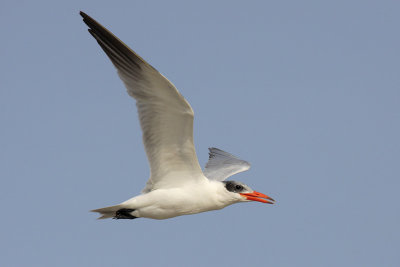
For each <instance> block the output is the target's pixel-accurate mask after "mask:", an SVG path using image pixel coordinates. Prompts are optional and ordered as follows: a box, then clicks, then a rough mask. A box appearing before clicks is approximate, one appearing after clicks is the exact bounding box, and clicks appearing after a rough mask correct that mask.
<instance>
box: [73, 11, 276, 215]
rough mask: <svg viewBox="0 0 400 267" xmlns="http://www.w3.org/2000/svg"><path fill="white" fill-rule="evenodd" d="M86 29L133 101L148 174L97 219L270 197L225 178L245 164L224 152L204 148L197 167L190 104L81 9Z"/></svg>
mask: <svg viewBox="0 0 400 267" xmlns="http://www.w3.org/2000/svg"><path fill="white" fill-rule="evenodd" d="M80 15H81V16H82V17H83V21H84V22H85V23H86V25H87V26H88V27H89V29H88V31H89V33H90V34H91V35H92V36H93V37H94V38H95V39H96V41H97V43H98V44H99V45H100V47H101V48H102V49H103V51H104V52H105V53H106V54H107V56H108V57H109V58H110V60H111V62H112V63H113V65H114V66H115V68H116V69H117V72H118V75H119V77H120V78H121V80H122V81H123V83H124V84H125V87H126V88H127V91H128V94H129V95H130V96H131V97H133V98H134V99H135V100H136V106H137V109H138V114H139V121H140V126H141V128H142V131H143V143H144V147H145V150H146V155H147V158H148V160H149V162H150V178H149V180H148V181H147V183H146V186H145V188H144V189H143V190H142V194H140V195H138V196H136V197H133V198H131V199H129V200H127V201H125V202H122V203H121V204H118V205H115V206H110V207H106V208H101V209H95V210H92V211H93V212H98V213H99V214H100V215H101V216H100V217H99V219H106V218H114V219H136V218H151V219H160V220H161V219H167V218H172V217H176V216H181V215H187V214H195V213H200V212H205V211H211V210H218V209H222V208H224V207H226V206H228V205H231V204H234V203H239V202H248V201H258V202H262V203H269V204H273V203H274V202H275V201H274V200H273V199H272V198H271V197H269V196H267V195H264V194H262V193H259V192H256V191H254V190H253V189H251V188H250V187H249V186H247V185H245V184H243V183H241V182H237V181H225V180H226V179H227V178H228V177H230V176H232V175H234V174H236V173H239V172H243V171H246V170H248V169H249V168H250V164H249V163H248V162H246V161H244V160H241V159H239V158H237V157H235V156H233V155H231V154H229V153H227V152H225V151H222V150H220V149H217V148H209V160H208V162H207V164H206V166H205V168H204V171H202V169H201V167H200V165H199V162H198V160H197V155H196V151H195V148H194V144H193V117H194V113H193V110H192V108H191V106H190V104H189V103H188V102H187V101H186V99H185V98H184V97H183V96H182V95H181V94H180V93H179V91H178V90H177V89H176V88H175V86H174V85H173V84H172V83H171V82H170V81H169V80H168V79H167V78H165V77H164V76H163V75H162V74H161V73H159V72H158V71H157V70H156V69H155V68H153V67H152V66H151V65H150V64H149V63H147V62H146V61H145V60H144V59H142V58H141V57H140V56H139V55H137V54H136V53H135V52H134V51H133V50H131V49H130V48H129V47H128V46H127V45H125V44H124V43H123V42H122V41H121V40H119V39H118V38H117V37H116V36H115V35H114V34H112V33H111V32H110V31H108V30H107V29H106V28H104V27H103V26H102V25H101V24H99V23H98V22H97V21H95V20H94V19H93V18H91V17H90V16H88V15H87V14H85V13H84V12H80Z"/></svg>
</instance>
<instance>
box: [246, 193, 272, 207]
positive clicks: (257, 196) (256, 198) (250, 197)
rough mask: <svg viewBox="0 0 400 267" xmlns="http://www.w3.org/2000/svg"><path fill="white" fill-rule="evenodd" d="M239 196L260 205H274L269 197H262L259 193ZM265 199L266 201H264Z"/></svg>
mask: <svg viewBox="0 0 400 267" xmlns="http://www.w3.org/2000/svg"><path fill="white" fill-rule="evenodd" d="M239 194H240V195H242V196H244V197H245V198H246V199H247V200H251V201H258V202H262V203H268V204H274V203H275V200H274V199H273V198H272V197H269V196H267V195H264V194H263V193H259V192H256V191H253V193H239ZM264 198H266V199H264ZM267 199H269V200H271V201H269V200H267Z"/></svg>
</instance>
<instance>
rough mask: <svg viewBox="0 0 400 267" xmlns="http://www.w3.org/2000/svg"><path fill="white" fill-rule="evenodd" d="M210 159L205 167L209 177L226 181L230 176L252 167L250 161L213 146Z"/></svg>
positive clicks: (205, 173) (206, 174)
mask: <svg viewBox="0 0 400 267" xmlns="http://www.w3.org/2000/svg"><path fill="white" fill-rule="evenodd" d="M208 150H209V153H208V154H209V159H208V162H207V164H206V167H205V168H204V175H205V176H206V177H207V178H208V179H212V180H217V181H224V180H225V179H227V178H228V177H230V176H232V175H234V174H236V173H239V172H244V171H247V170H248V169H250V163H248V162H247V161H244V160H241V159H239V158H237V157H235V156H234V155H232V154H229V153H228V152H225V151H223V150H221V149H218V148H215V147H212V148H209V149H208Z"/></svg>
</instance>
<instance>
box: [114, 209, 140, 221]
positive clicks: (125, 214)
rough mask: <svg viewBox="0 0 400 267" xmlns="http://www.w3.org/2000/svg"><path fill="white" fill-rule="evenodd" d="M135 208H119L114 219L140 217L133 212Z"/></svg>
mask: <svg viewBox="0 0 400 267" xmlns="http://www.w3.org/2000/svg"><path fill="white" fill-rule="evenodd" d="M134 211H135V210H134V209H119V210H117V212H116V213H115V216H114V218H113V219H117V220H119V219H130V220H133V219H136V218H138V217H135V216H133V215H132V214H131V213H132V212H134Z"/></svg>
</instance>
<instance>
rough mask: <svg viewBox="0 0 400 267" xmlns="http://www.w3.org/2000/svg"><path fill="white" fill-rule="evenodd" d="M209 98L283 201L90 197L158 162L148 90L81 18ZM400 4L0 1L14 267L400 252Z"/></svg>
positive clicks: (217, 130)
mask: <svg viewBox="0 0 400 267" xmlns="http://www.w3.org/2000/svg"><path fill="white" fill-rule="evenodd" d="M79 10H83V11H85V12H86V13H88V14H89V15H91V16H92V17H94V18H95V19H96V20H98V21H99V22H100V23H102V24H103V25H104V26H106V27H108V28H109V29H110V30H111V31H113V32H114V33H115V34H116V35H117V36H119V37H120V38H121V39H122V40H123V41H124V42H126V43H127V44H128V45H129V46H131V47H132V48H133V49H134V50H135V51H136V52H138V53H139V54H140V55H141V56H142V57H143V58H145V59H146V60H147V61H148V62H149V63H150V64H152V65H153V66H154V67H155V68H157V69H158V70H160V71H161V72H162V73H163V74H164V75H165V76H167V77H168V78H169V79H170V80H171V81H172V82H173V83H174V84H175V85H176V86H177V88H178V89H179V90H180V91H181V93H182V94H183V95H184V96H185V97H186V99H187V100H188V101H189V102H190V103H191V105H192V107H193V109H194V111H195V123H194V133H195V144H196V149H197V153H198V157H199V159H200V163H201V165H202V166H204V164H205V162H206V160H207V158H208V156H207V152H208V151H207V148H208V147H210V146H215V147H218V148H221V149H224V150H226V151H228V152H231V153H233V154H235V155H237V156H239V157H241V158H243V159H245V160H248V161H249V162H251V163H252V168H251V170H250V171H249V172H246V173H243V174H240V175H237V176H236V177H234V178H233V179H235V180H240V181H243V182H244V183H246V184H248V185H250V186H251V187H252V188H253V189H255V190H257V191H260V192H263V193H266V194H268V195H270V196H272V197H273V198H275V199H276V200H277V204H276V205H273V206H272V205H263V204H261V203H245V204H237V205H233V206H230V207H228V208H225V209H223V210H220V211H213V212H208V213H202V214H197V215H191V216H182V217H177V218H173V219H168V220H164V221H156V220H149V219H137V220H133V221H130V220H120V221H116V220H103V221H97V220H96V217H97V216H96V214H92V213H89V212H88V211H89V210H90V209H94V208H100V207H103V206H107V205H112V204H116V203H119V202H121V201H124V200H126V199H128V198H130V197H132V196H134V195H136V194H138V193H139V192H140V190H141V189H142V188H143V187H144V184H145V182H146V180H147V178H148V175H149V169H148V163H147V159H146V157H145V153H144V149H143V145H142V141H141V131H140V127H139V123H138V119H137V113H136V107H135V105H134V102H133V100H132V99H131V98H129V97H128V95H127V94H126V92H125V89H124V87H123V85H122V82H121V81H120V80H119V78H118V76H117V74H116V72H115V70H114V67H113V66H112V64H111V63H110V62H109V59H108V58H107V57H106V56H105V54H104V53H103V51H102V50H101V49H100V47H99V46H98V45H97V43H96V42H95V40H94V39H93V38H92V37H91V36H90V35H89V33H88V32H87V27H86V25H84V23H83V22H82V20H81V18H80V16H79V15H78V12H79ZM399 14H400V2H399V1H348V0H346V1H92V2H88V1H75V0H74V1H62V2H61V1H11V0H6V1H5V0H2V1H1V4H0V25H1V26H0V29H1V42H0V53H1V59H0V120H1V124H0V127H1V131H0V134H1V139H0V178H1V180H0V181H1V185H0V209H1V221H0V226H1V227H0V265H1V266H218V265H219V266H244V265H249V266H250V265H251V266H274V267H280V266H288V267H289V266H290V267H291V266H307V267H310V266H316V267H317V266H318V267H320V266H363V267H367V266H393V267H395V266H396V267H397V266H400V253H399V251H400V230H399V226H400V205H399V189H400V141H399V138H400V75H399V74H400V73H399V70H400V52H399V47H400V35H399V28H400V16H399Z"/></svg>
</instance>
